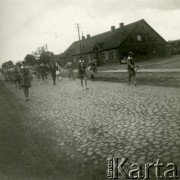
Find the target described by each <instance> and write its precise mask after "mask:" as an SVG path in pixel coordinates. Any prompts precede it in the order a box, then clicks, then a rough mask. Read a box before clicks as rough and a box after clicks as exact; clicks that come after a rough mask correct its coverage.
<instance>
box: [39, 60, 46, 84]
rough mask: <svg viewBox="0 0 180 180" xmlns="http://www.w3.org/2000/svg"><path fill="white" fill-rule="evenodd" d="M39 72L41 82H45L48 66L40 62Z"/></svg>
mask: <svg viewBox="0 0 180 180" xmlns="http://www.w3.org/2000/svg"><path fill="white" fill-rule="evenodd" d="M40 73H41V78H42V80H43V82H46V83H47V75H48V66H47V65H46V64H44V63H42V64H40Z"/></svg>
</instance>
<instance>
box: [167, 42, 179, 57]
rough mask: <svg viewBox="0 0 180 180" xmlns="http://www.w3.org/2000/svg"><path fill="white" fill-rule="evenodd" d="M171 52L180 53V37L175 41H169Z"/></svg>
mask: <svg viewBox="0 0 180 180" xmlns="http://www.w3.org/2000/svg"><path fill="white" fill-rule="evenodd" d="M168 43H169V46H170V50H171V54H173V55H175V54H180V39H178V40H174V41H168Z"/></svg>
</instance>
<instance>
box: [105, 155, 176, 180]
mask: <svg viewBox="0 0 180 180" xmlns="http://www.w3.org/2000/svg"><path fill="white" fill-rule="evenodd" d="M107 161H108V162H107V167H108V170H107V177H108V178H109V179H120V177H121V178H122V179H151V176H150V170H151V171H152V172H153V174H154V176H155V178H156V179H179V176H178V171H177V166H176V165H175V164H174V163H167V164H166V165H164V164H163V163H161V162H160V160H159V159H157V161H156V163H146V164H139V163H132V164H131V165H130V166H128V167H127V161H128V158H122V159H119V158H108V160H107ZM126 168H127V169H126ZM152 179H153V180H154V177H153V178H152Z"/></svg>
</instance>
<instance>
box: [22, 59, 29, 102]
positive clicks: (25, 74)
mask: <svg viewBox="0 0 180 180" xmlns="http://www.w3.org/2000/svg"><path fill="white" fill-rule="evenodd" d="M21 73H22V83H21V86H22V87H23V91H24V95H25V100H26V101H27V100H29V98H28V97H29V87H31V72H30V70H29V67H28V66H27V64H26V62H25V61H23V62H22V67H21Z"/></svg>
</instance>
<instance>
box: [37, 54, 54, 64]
mask: <svg viewBox="0 0 180 180" xmlns="http://www.w3.org/2000/svg"><path fill="white" fill-rule="evenodd" d="M53 58H54V54H53V53H52V52H49V51H46V52H42V53H41V55H40V63H45V64H49V63H50V62H51V61H52V59H53Z"/></svg>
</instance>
